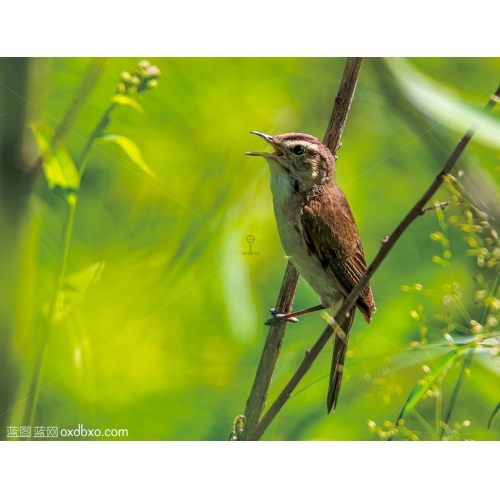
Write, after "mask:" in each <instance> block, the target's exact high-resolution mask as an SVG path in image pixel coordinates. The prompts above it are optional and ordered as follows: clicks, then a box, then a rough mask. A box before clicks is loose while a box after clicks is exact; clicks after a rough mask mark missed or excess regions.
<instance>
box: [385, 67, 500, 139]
mask: <svg viewBox="0 0 500 500" xmlns="http://www.w3.org/2000/svg"><path fill="white" fill-rule="evenodd" d="M386 62H387V65H388V66H389V68H390V69H391V71H392V73H393V74H394V76H395V77H396V79H397V80H398V82H399V85H400V86H401V89H402V90H403V92H404V93H405V94H406V96H407V97H408V99H409V100H410V101H411V102H412V103H413V104H414V105H415V106H416V107H417V108H418V109H419V110H420V111H422V112H423V113H425V114H426V115H428V116H430V117H431V118H433V119H435V120H438V121H439V122H442V123H443V124H444V125H447V126H448V127H450V128H452V129H454V130H456V131H458V132H460V133H464V132H465V131H466V130H468V129H469V128H471V127H472V126H473V127H477V131H476V133H475V135H474V138H475V139H476V140H477V141H479V142H482V143H483V144H485V145H487V146H489V147H493V148H496V149H500V120H499V119H498V118H496V117H495V116H493V115H492V114H491V113H489V112H487V111H485V110H482V109H478V108H476V107H474V106H472V105H471V104H469V103H467V102H465V101H463V100H462V99H461V98H460V97H459V96H458V95H457V93H456V92H454V91H452V90H451V89H449V88H448V87H446V86H444V85H442V84H439V83H437V82H435V81H433V80H431V79H430V78H428V77H427V76H425V75H424V74H422V73H420V72H419V71H417V70H416V69H415V68H414V67H413V66H411V65H410V64H408V63H407V62H406V61H405V60H404V59H399V58H388V59H386Z"/></svg>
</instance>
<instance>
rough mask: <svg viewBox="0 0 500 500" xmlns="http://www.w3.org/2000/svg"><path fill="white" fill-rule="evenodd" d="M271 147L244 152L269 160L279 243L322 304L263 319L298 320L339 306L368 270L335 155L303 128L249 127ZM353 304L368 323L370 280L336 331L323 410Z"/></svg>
mask: <svg viewBox="0 0 500 500" xmlns="http://www.w3.org/2000/svg"><path fill="white" fill-rule="evenodd" d="M251 133H252V134H255V135H257V136H259V137H261V138H262V139H264V140H265V141H266V142H267V143H268V144H270V145H271V146H272V147H273V151H272V152H247V153H245V154H246V155H249V156H260V157H263V158H265V159H266V160H267V162H268V164H269V169H270V174H271V175H270V185H271V192H272V196H273V206H274V215H275V217H276V224H277V227H278V233H279V236H280V240H281V244H282V246H283V249H284V250H285V252H286V255H287V256H288V257H289V258H290V259H291V262H292V264H293V265H294V267H295V268H296V270H297V271H298V273H299V274H300V275H301V276H302V277H303V278H304V279H305V280H306V281H307V282H308V283H309V285H310V286H311V288H312V289H313V290H314V291H315V292H316V294H317V295H318V296H319V300H320V304H319V305H317V306H314V307H311V308H308V309H304V310H303V311H297V312H292V313H289V314H279V313H277V312H276V311H275V310H274V309H271V313H272V315H273V317H272V318H270V319H269V320H268V321H267V322H266V324H267V325H271V324H275V323H276V322H279V321H291V322H294V323H296V322H297V321H298V320H297V318H296V317H297V316H300V315H303V314H306V313H309V312H313V311H319V310H322V309H331V310H332V312H333V311H335V310H338V308H339V307H340V306H341V305H342V302H343V300H344V298H345V297H346V296H347V295H348V294H349V293H350V292H351V290H352V289H353V288H354V286H355V285H356V284H357V283H358V281H359V280H360V279H361V277H362V275H363V273H364V272H365V270H366V260H365V255H364V252H363V247H362V245H361V240H360V237H359V232H358V228H357V226H356V222H355V220H354V216H353V214H352V211H351V208H350V206H349V203H348V201H347V199H346V197H345V195H344V193H343V192H342V190H341V189H340V187H339V186H338V184H337V182H336V180H335V170H336V157H335V156H334V155H333V154H332V152H331V151H330V150H329V149H328V147H327V146H326V145H325V144H323V143H322V142H321V141H320V140H319V139H317V138H316V137H314V136H312V135H308V134H303V133H296V132H291V133H285V134H279V135H274V136H273V135H268V134H264V133H262V132H256V131H253V132H251ZM356 308H357V309H358V310H359V311H360V312H361V314H362V315H363V317H364V319H365V320H366V322H367V323H368V324H369V323H370V321H371V319H372V314H373V313H374V312H375V311H376V308H375V301H374V298H373V293H372V289H371V286H370V284H369V283H367V284H366V286H365V287H364V288H363V290H362V292H361V294H360V296H359V298H358V299H357V301H356V304H355V305H354V306H353V308H352V309H351V310H350V311H349V313H348V315H347V316H346V318H345V320H344V321H341V322H340V325H339V326H340V328H341V329H342V331H343V332H344V334H345V336H344V335H339V334H338V333H336V334H335V337H334V348H333V357H332V367H331V372H330V380H329V387H328V394H327V412H328V413H330V412H331V411H332V409H333V410H335V408H336V406H337V402H338V397H339V392H340V386H341V383H342V374H343V370H344V362H345V356H346V352H347V341H348V335H349V330H350V329H351V326H352V322H353V320H354V314H355V311H356Z"/></svg>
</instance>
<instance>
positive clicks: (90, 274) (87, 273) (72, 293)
mask: <svg viewBox="0 0 500 500" xmlns="http://www.w3.org/2000/svg"><path fill="white" fill-rule="evenodd" d="M104 265H105V261H104V260H101V261H99V262H96V263H95V264H92V265H91V266H89V267H87V268H85V269H84V270H83V271H78V272H76V273H73V274H70V275H69V276H68V277H67V278H66V279H65V281H64V284H63V287H62V290H61V291H60V292H59V297H58V300H57V309H56V312H55V314H54V322H58V321H61V320H63V319H64V318H65V317H66V316H68V314H69V313H71V312H72V311H73V310H74V309H75V308H76V307H77V306H78V305H79V304H80V303H81V302H82V301H83V299H84V297H85V294H86V293H87V292H88V291H89V290H90V289H91V288H92V287H93V286H94V285H95V284H96V283H97V281H98V280H99V278H100V277H101V274H102V271H103V269H104Z"/></svg>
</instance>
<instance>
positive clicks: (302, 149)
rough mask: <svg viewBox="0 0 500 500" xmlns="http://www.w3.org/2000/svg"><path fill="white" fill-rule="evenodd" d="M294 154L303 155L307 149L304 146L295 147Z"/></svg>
mask: <svg viewBox="0 0 500 500" xmlns="http://www.w3.org/2000/svg"><path fill="white" fill-rule="evenodd" d="M292 151H293V153H294V154H296V155H297V156H300V155H303V154H304V153H305V152H306V148H305V147H304V146H295V147H294V148H293V149H292Z"/></svg>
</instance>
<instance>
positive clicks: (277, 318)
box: [265, 308, 299, 326]
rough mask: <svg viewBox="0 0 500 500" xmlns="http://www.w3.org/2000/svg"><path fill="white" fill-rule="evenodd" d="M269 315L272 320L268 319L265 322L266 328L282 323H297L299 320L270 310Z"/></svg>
mask: <svg viewBox="0 0 500 500" xmlns="http://www.w3.org/2000/svg"><path fill="white" fill-rule="evenodd" d="M269 311H270V313H271V314H272V318H269V319H268V320H267V321H266V322H265V325H266V326H275V325H278V324H279V323H281V322H283V321H290V323H298V322H299V320H298V319H297V318H296V317H295V316H292V315H290V314H280V313H277V312H276V309H274V308H273V309H270V310H269Z"/></svg>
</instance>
